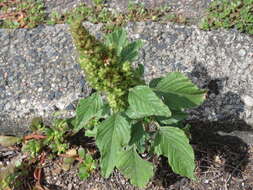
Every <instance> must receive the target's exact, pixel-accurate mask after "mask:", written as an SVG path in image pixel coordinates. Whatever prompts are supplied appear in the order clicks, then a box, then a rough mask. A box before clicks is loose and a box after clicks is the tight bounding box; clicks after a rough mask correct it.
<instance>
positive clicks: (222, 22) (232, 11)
mask: <svg viewBox="0 0 253 190" xmlns="http://www.w3.org/2000/svg"><path fill="white" fill-rule="evenodd" d="M200 28H201V29H203V30H210V29H212V28H213V29H218V28H236V29H237V30H239V31H240V32H246V33H248V34H253V0H231V1H230V0H215V1H213V2H212V3H211V4H210V6H209V8H208V9H207V16H206V17H205V18H204V19H203V20H202V22H201V23H200Z"/></svg>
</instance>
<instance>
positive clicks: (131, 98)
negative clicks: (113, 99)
mask: <svg viewBox="0 0 253 190" xmlns="http://www.w3.org/2000/svg"><path fill="white" fill-rule="evenodd" d="M128 102H129V109H128V110H127V115H128V117H130V118H132V119H137V118H143V117H146V116H152V115H156V116H165V117H169V116H170V115H171V112H170V110H169V108H168V107H167V106H166V105H165V104H164V103H163V102H162V100H161V99H160V98H159V97H157V96H156V94H155V93H154V92H153V91H152V90H151V89H150V88H149V87H147V86H142V85H141V86H136V87H134V88H132V89H130V92H129V95H128Z"/></svg>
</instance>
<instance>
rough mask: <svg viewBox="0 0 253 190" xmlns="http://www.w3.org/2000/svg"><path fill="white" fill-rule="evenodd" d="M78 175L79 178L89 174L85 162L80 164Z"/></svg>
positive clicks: (85, 177) (82, 178)
mask: <svg viewBox="0 0 253 190" xmlns="http://www.w3.org/2000/svg"><path fill="white" fill-rule="evenodd" d="M78 176H79V177H80V179H81V180H84V179H87V178H88V177H89V176H90V174H89V172H88V170H87V167H86V165H85V164H81V166H80V167H79V173H78Z"/></svg>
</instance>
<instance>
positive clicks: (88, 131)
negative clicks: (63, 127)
mask: <svg viewBox="0 0 253 190" xmlns="http://www.w3.org/2000/svg"><path fill="white" fill-rule="evenodd" d="M97 131H98V128H97V127H96V126H95V127H94V128H93V129H86V131H85V136H86V137H94V138H96V136H97Z"/></svg>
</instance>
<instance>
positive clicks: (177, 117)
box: [157, 110, 188, 126]
mask: <svg viewBox="0 0 253 190" xmlns="http://www.w3.org/2000/svg"><path fill="white" fill-rule="evenodd" d="M171 112H172V115H171V117H169V118H166V117H159V116H158V117H157V120H158V121H159V122H160V123H162V124H164V125H173V124H177V123H179V122H180V121H183V120H184V119H186V118H187V116H188V114H187V113H184V112H181V111H176V110H171ZM173 126H174V125H173Z"/></svg>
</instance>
